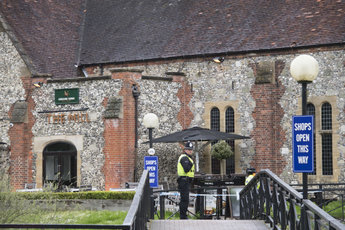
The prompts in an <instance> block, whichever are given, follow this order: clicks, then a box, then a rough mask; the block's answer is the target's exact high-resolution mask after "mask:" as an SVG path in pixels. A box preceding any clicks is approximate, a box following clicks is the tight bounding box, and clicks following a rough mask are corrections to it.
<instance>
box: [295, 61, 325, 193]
mask: <svg viewBox="0 0 345 230" xmlns="http://www.w3.org/2000/svg"><path fill="white" fill-rule="evenodd" d="M290 73H291V75H292V77H293V78H294V79H295V80H296V81H297V82H298V83H300V84H301V85H302V115H307V84H309V83H312V82H313V80H314V79H315V78H316V76H317V74H318V73H319V64H318V62H317V61H316V60H315V58H313V57H312V56H310V55H305V54H303V55H300V56H298V57H296V58H295V59H293V60H292V62H291V65H290ZM314 157H315V156H314ZM307 198H308V174H307V173H305V172H304V173H303V199H307Z"/></svg>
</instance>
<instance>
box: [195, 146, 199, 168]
mask: <svg viewBox="0 0 345 230" xmlns="http://www.w3.org/2000/svg"><path fill="white" fill-rule="evenodd" d="M195 171H196V172H199V149H198V142H197V141H195Z"/></svg>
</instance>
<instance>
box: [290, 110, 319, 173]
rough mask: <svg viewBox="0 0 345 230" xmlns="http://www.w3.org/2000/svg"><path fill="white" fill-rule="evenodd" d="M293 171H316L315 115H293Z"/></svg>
mask: <svg viewBox="0 0 345 230" xmlns="http://www.w3.org/2000/svg"><path fill="white" fill-rule="evenodd" d="M292 120H293V121H292V146H293V152H292V159H293V172H296V173H310V172H313V171H314V140H313V139H314V120H313V116H308V115H305V116H293V119H292Z"/></svg>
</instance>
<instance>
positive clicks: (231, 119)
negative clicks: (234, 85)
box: [225, 107, 235, 174]
mask: <svg viewBox="0 0 345 230" xmlns="http://www.w3.org/2000/svg"><path fill="white" fill-rule="evenodd" d="M225 132H227V133H233V132H235V113H234V109H233V108H232V107H228V108H227V109H226V111H225ZM227 143H228V144H229V145H230V147H231V149H232V151H235V141H234V140H228V141H227ZM231 173H235V155H232V156H231V157H230V158H228V159H226V174H231Z"/></svg>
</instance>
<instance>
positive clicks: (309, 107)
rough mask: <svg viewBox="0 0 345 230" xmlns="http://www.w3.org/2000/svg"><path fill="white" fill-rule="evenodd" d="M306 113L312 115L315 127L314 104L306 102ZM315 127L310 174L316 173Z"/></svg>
mask: <svg viewBox="0 0 345 230" xmlns="http://www.w3.org/2000/svg"><path fill="white" fill-rule="evenodd" d="M307 115H312V116H313V117H314V127H315V123H316V121H315V106H314V105H313V104H312V103H308V104H307ZM315 133H316V132H315V128H314V134H313V136H314V137H313V138H314V144H313V146H314V172H312V173H309V174H310V175H316V135H315Z"/></svg>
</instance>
